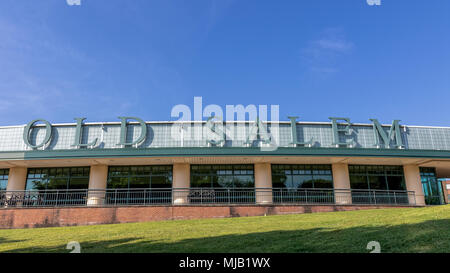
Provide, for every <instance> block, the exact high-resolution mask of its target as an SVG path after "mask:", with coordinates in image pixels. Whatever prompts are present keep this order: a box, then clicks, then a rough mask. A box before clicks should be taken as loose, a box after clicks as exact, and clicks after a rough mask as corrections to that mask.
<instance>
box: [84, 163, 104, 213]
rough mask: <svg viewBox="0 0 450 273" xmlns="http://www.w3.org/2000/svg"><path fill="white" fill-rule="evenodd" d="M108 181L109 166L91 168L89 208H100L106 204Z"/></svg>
mask: <svg viewBox="0 0 450 273" xmlns="http://www.w3.org/2000/svg"><path fill="white" fill-rule="evenodd" d="M107 179H108V166H107V165H93V166H91V170H90V174H89V194H88V201H87V205H88V206H99V205H103V204H104V201H105V194H106V182H107Z"/></svg>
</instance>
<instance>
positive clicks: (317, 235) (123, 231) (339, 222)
mask: <svg viewBox="0 0 450 273" xmlns="http://www.w3.org/2000/svg"><path fill="white" fill-rule="evenodd" d="M70 241H78V242H79V243H80V245H81V252H229V253H239V252H297V253H298V252H363V253H364V252H369V251H368V250H366V246H367V243H368V242H370V241H378V242H379V243H380V245H381V252H446V253H449V252H450V205H447V206H435V207H426V208H399V209H398V208H392V209H383V210H362V211H349V212H329V213H313V214H300V215H276V216H262V217H242V218H224V219H203V220H176V221H161V222H146V223H132V224H115V225H97V226H79V227H60V228H36V229H16V230H0V252H69V250H66V245H67V243H68V242H70Z"/></svg>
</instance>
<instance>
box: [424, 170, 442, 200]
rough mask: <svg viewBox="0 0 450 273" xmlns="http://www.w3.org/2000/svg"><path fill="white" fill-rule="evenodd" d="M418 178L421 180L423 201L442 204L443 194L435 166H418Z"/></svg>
mask: <svg viewBox="0 0 450 273" xmlns="http://www.w3.org/2000/svg"><path fill="white" fill-rule="evenodd" d="M420 178H421V180H422V188H423V193H424V195H425V203H426V204H427V205H441V204H444V196H443V191H442V187H441V185H440V184H441V183H440V182H439V181H438V179H437V177H436V169H435V168H420Z"/></svg>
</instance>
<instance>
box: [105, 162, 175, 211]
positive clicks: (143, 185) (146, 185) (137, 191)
mask: <svg viewBox="0 0 450 273" xmlns="http://www.w3.org/2000/svg"><path fill="white" fill-rule="evenodd" d="M171 188H172V166H171V165H152V166H150V165H148V166H110V167H109V169H108V189H110V190H108V191H107V192H106V197H105V199H106V201H105V202H106V203H107V204H108V203H109V204H136V205H138V204H168V203H171V202H172V191H171Z"/></svg>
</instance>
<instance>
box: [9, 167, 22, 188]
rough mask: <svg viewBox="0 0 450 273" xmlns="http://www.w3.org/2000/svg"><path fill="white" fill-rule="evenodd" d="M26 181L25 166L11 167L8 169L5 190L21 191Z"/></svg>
mask: <svg viewBox="0 0 450 273" xmlns="http://www.w3.org/2000/svg"><path fill="white" fill-rule="evenodd" d="M26 182H27V168H26V167H13V168H10V169H9V175H8V185H7V187H6V190H7V191H23V190H25V186H26V185H25V184H26Z"/></svg>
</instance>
